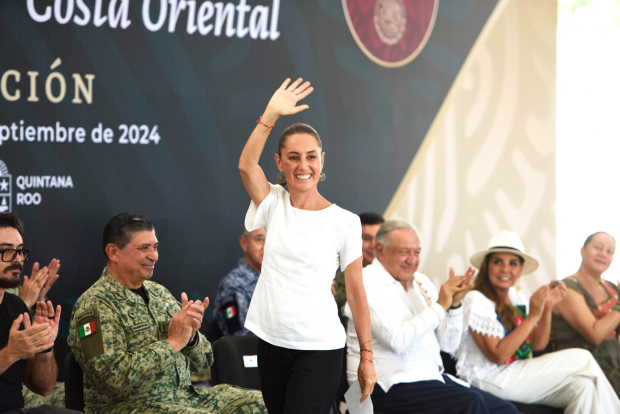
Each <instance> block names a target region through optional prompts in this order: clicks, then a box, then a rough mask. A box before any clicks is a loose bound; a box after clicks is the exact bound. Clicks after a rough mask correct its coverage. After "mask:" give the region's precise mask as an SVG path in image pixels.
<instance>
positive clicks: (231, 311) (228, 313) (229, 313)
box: [224, 305, 237, 319]
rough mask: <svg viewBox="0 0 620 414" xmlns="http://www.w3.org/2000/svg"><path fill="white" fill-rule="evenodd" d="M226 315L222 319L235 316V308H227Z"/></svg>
mask: <svg viewBox="0 0 620 414" xmlns="http://www.w3.org/2000/svg"><path fill="white" fill-rule="evenodd" d="M225 313H226V314H225V315H224V318H226V319H230V318H232V317H233V316H235V315H236V314H237V309H236V308H235V306H234V305H233V306H229V307H228V308H226V312H225Z"/></svg>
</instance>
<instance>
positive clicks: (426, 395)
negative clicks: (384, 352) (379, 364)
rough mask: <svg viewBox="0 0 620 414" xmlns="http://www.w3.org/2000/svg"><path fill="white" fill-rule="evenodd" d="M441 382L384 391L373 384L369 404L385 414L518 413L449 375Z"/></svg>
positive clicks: (405, 385)
mask: <svg viewBox="0 0 620 414" xmlns="http://www.w3.org/2000/svg"><path fill="white" fill-rule="evenodd" d="M443 379H444V381H445V382H446V383H445V384H442V383H441V382H440V381H417V382H406V383H401V384H394V385H393V386H392V388H390V390H389V391H388V392H387V393H386V392H384V391H383V389H382V388H381V387H380V386H379V384H376V385H375V389H374V391H373V393H372V396H371V398H372V404H373V406H374V409H375V411H381V412H382V413H385V414H391V413H399V414H410V413H411V414H414V413H415V414H425V413H428V414H435V413H446V414H448V413H450V414H517V413H518V411H517V409H516V408H515V406H514V405H512V404H511V403H509V402H508V401H506V400H502V399H501V398H499V397H496V396H494V395H493V394H490V393H488V392H486V391H482V390H480V389H478V388H474V387H471V388H468V387H464V386H462V385H460V384H458V383H456V382H454V381H453V380H452V379H450V377H449V376H447V375H444V376H443Z"/></svg>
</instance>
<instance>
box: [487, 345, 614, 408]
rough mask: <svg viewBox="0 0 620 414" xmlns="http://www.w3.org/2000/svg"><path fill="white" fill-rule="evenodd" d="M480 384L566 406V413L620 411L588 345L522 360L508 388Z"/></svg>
mask: <svg viewBox="0 0 620 414" xmlns="http://www.w3.org/2000/svg"><path fill="white" fill-rule="evenodd" d="M480 385H481V386H480V388H482V389H483V390H484V391H488V392H490V393H492V394H495V395H497V396H498V397H501V398H504V399H506V400H512V401H517V402H522V403H528V404H544V405H548V406H551V407H557V408H563V409H564V412H565V414H573V413H575V414H577V413H591V414H616V413H620V400H618V396H617V395H616V392H615V391H614V389H613V388H612V387H611V384H610V383H609V381H608V380H607V378H606V377H605V374H603V371H602V370H601V368H600V367H599V365H598V363H597V362H596V360H595V359H594V357H593V356H592V354H591V353H590V352H589V351H586V350H585V349H565V350H563V351H559V352H552V353H550V354H545V355H543V356H541V357H538V358H530V359H527V360H520V361H519V363H518V364H516V365H515V367H513V368H512V376H511V378H510V381H508V383H507V384H506V386H505V387H504V388H501V389H500V388H498V387H496V386H495V385H493V384H492V383H490V382H487V381H484V380H483V381H482V383H481V384H480Z"/></svg>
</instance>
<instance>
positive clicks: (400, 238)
mask: <svg viewBox="0 0 620 414" xmlns="http://www.w3.org/2000/svg"><path fill="white" fill-rule="evenodd" d="M375 249H376V251H377V258H378V259H379V261H380V262H381V264H382V265H383V267H384V268H385V270H386V271H387V272H388V273H389V274H390V275H392V277H393V278H394V279H396V280H398V281H399V282H401V283H402V284H403V285H405V284H406V283H407V282H409V281H410V280H412V279H413V274H414V273H415V272H416V270H418V266H419V265H420V251H421V250H422V249H421V247H420V237H419V236H418V232H416V231H415V230H409V229H396V230H393V231H392V232H391V233H390V234H389V236H388V247H387V248H386V247H384V246H383V245H382V244H381V243H376V244H375Z"/></svg>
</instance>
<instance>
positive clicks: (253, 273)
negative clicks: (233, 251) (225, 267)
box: [237, 257, 260, 279]
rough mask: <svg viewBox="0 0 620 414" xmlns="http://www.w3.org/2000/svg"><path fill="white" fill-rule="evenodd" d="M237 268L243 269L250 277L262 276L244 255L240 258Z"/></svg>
mask: <svg viewBox="0 0 620 414" xmlns="http://www.w3.org/2000/svg"><path fill="white" fill-rule="evenodd" d="M237 269H239V270H241V271H242V272H243V274H244V275H245V276H246V277H247V278H248V279H250V278H252V279H257V278H258V277H259V276H260V273H258V272H257V271H256V270H254V269H252V268H251V267H250V265H249V264H248V263H247V262H246V261H245V259H244V258H243V257H242V258H241V259H239V266H237Z"/></svg>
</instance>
